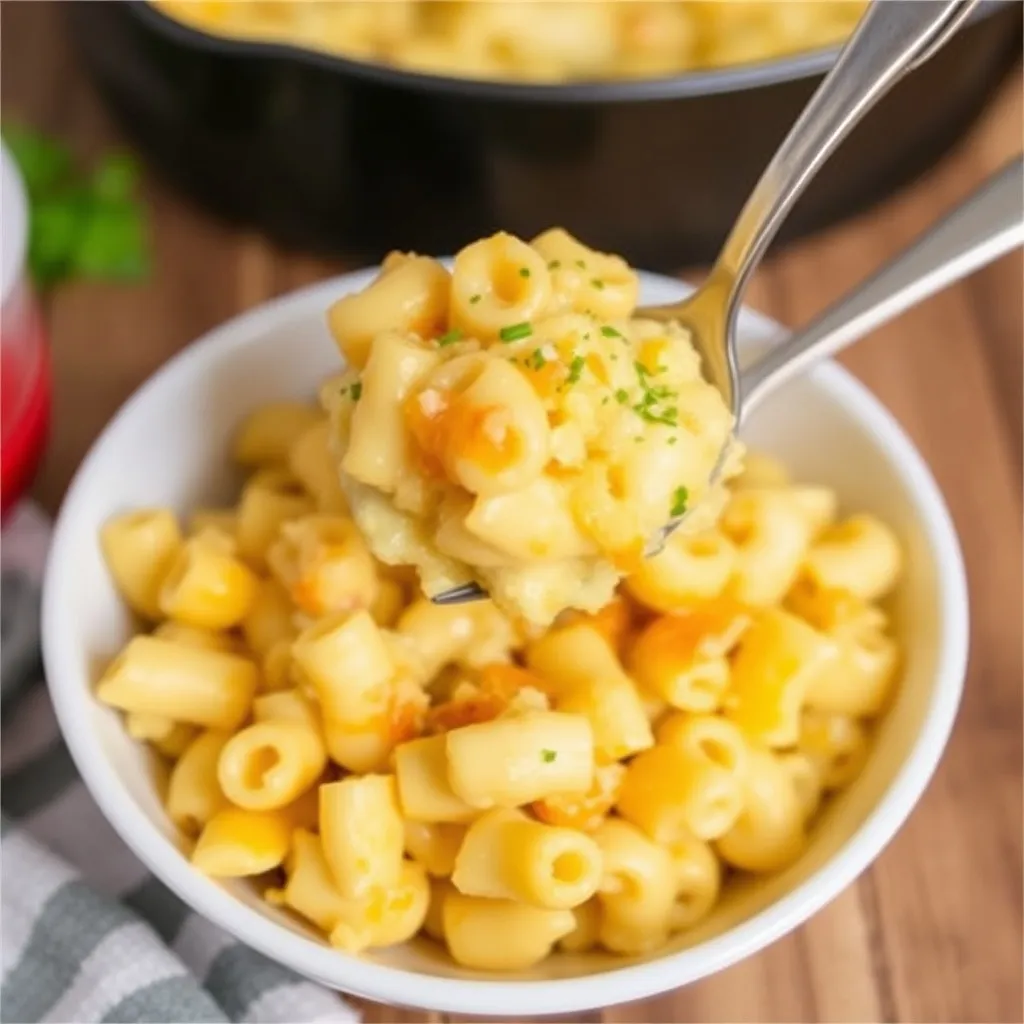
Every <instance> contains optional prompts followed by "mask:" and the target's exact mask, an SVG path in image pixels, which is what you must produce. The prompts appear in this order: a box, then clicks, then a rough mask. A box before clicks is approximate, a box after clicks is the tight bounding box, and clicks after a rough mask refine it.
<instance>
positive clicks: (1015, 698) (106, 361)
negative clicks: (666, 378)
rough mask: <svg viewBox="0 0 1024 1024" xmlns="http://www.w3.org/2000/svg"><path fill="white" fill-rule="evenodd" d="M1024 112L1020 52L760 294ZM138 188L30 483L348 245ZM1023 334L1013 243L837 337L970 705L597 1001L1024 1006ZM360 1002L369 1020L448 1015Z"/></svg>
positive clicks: (926, 214) (847, 1013) (845, 1013)
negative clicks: (952, 530) (148, 260)
mask: <svg viewBox="0 0 1024 1024" xmlns="http://www.w3.org/2000/svg"><path fill="white" fill-rule="evenodd" d="M0 40H2V92H0V98H2V104H3V106H2V111H3V117H4V118H6V119H15V118H16V119H19V120H21V121H23V122H26V123H29V124H32V125H36V126H39V127H42V128H45V129H47V130H49V131H51V132H53V133H55V134H59V135H60V136H62V137H63V138H65V139H66V140H68V141H69V142H70V143H71V144H72V145H73V147H74V148H75V150H76V152H78V153H80V154H81V155H82V156H84V157H88V156H90V155H91V154H94V153H96V152H99V151H101V150H102V149H103V148H105V147H107V146H109V145H110V144H112V143H114V142H116V141H117V138H118V136H117V132H116V129H115V128H114V126H113V125H112V124H111V122H110V121H109V119H108V118H107V116H106V115H105V113H104V111H103V108H102V107H101V105H100V103H99V102H98V100H97V98H96V96H95V95H94V93H93V91H92V89H91V87H90V86H89V85H88V83H87V82H86V81H85V79H84V78H83V76H82V74H81V72H80V71H79V69H78V68H77V67H76V65H75V61H74V58H73V56H72V54H71V53H70V51H69V49H68V47H67V44H66V40H65V39H64V36H63V26H62V25H61V23H60V19H59V18H58V17H57V13H56V12H55V11H54V10H53V8H52V6H51V5H50V4H47V3H13V2H10V0H8V2H5V3H3V5H2V8H0ZM1021 124H1022V105H1021V77H1020V74H1019V71H1018V72H1017V73H1016V74H1015V75H1014V77H1013V79H1012V80H1011V81H1010V82H1008V83H1007V85H1006V87H1005V88H1004V90H1003V91H1002V93H1001V94H1000V96H999V97H998V98H997V101H996V102H995V103H994V104H993V105H992V107H991V108H990V110H989V111H988V112H987V113H986V115H985V116H984V118H983V119H982V121H981V122H980V123H979V125H978V126H977V127H976V128H975V129H974V130H973V131H972V132H971V134H970V135H969V137H968V138H966V139H965V140H964V141H963V142H962V144H961V145H960V146H959V147H958V148H957V150H956V151H955V152H954V153H953V154H952V155H951V156H950V157H948V158H947V159H945V160H944V161H942V163H941V164H940V165H939V166H937V167H936V168H935V169H934V170H933V171H932V172H931V173H929V174H928V175H927V176H926V177H925V178H924V179H923V180H921V181H920V182H918V183H917V184H916V185H915V186H914V187H912V188H910V189H909V190H906V191H904V192H903V193H902V194H900V195H898V196H897V197H895V198H894V199H892V200H891V201H889V202H887V203H886V204H885V205H883V206H881V207H878V208H876V209H875V210H873V211H871V212H869V213H867V214H866V215H864V216H861V217H859V218H857V219H856V220H854V221H852V222H849V223H847V224H844V225H842V226H840V227H838V228H836V229H834V230H832V231H830V232H828V233H826V234H823V235H820V236H818V237H816V238H814V239H812V240H809V241H807V242H804V243H802V244H798V245H796V246H795V247H793V248H791V249H789V250H788V251H786V252H785V253H783V254H781V255H779V256H778V257H776V258H774V259H772V260H770V261H769V263H768V264H767V266H766V267H765V268H764V270H763V271H762V272H761V273H760V274H759V276H758V278H757V280H756V281H755V283H754V286H753V289H752V293H751V302H752V305H754V306H755V307H756V308H758V309H761V310H763V311H764V312H766V313H768V314H770V315H771V316H774V317H776V318H778V319H779V320H781V321H783V322H784V323H787V324H794V325H796V324H800V323H802V322H804V321H806V320H807V319H808V318H809V317H811V316H812V315H813V314H814V313H815V312H816V311H817V310H819V309H821V308H822V307H823V306H824V305H825V304H826V303H827V302H828V301H830V300H831V299H832V298H835V297H836V296H837V295H839V294H840V293H841V292H842V291H844V290H845V289H846V288H848V287H849V286H851V285H852V284H854V283H855V282H856V281H858V280H859V279H860V278H862V277H863V276H864V275H866V274H867V273H869V272H870V271H871V270H872V269H873V268H874V267H875V266H876V265H877V264H879V263H880V262H881V261H883V260H884V259H886V258H887V257H889V256H891V255H893V254H895V252H896V251H897V250H898V249H899V248H900V247H901V246H902V245H903V244H905V243H906V242H908V241H909V240H910V239H911V238H913V236H914V235H916V234H917V233H918V232H920V231H921V230H923V229H924V228H926V227H927V226H928V225H929V224H930V223H931V222H932V221H933V220H934V219H935V218H936V217H937V216H939V215H940V214H941V213H942V212H943V211H944V210H946V209H947V208H948V207H950V206H951V205H953V204H954V203H956V202H957V200H958V199H959V198H961V197H963V196H964V195H966V194H967V193H968V192H969V191H970V190H971V189H972V188H973V187H974V186H976V185H977V184H978V183H979V182H980V181H981V180H982V179H983V178H984V177H985V176H987V175H988V174H990V173H991V172H993V171H994V170H996V169H997V168H998V167H999V166H1000V165H1001V164H1002V163H1003V162H1004V161H1005V160H1006V159H1008V158H1009V157H1011V156H1013V155H1015V154H1017V153H1019V152H1020V150H1021V145H1022V139H1021V134H1022V130H1021ZM145 189H146V198H147V200H148V203H149V206H150V209H151V211H152V223H153V227H154V242H155V248H156V272H155V273H154V274H153V276H152V279H151V280H150V281H149V282H148V283H146V284H144V285H142V286H140V287H131V288H129V287H114V286H101V285H94V284H88V285H86V284H74V285H71V286H69V287H66V288H63V289H61V290H59V291H58V292H57V293H56V294H55V295H54V296H53V298H52V301H51V302H50V304H49V316H50V326H51V331H52V340H53V350H54V358H55V372H56V382H55V387H56V407H55V422H54V432H53V439H52V443H51V445H50V449H49V453H48V456H47V459H46V462H45V464H44V466H43V469H42V471H41V473H40V476H39V478H38V481H37V483H36V488H35V493H36V496H37V497H38V499H39V500H40V501H41V502H42V503H43V504H44V505H45V506H46V507H47V508H49V509H51V510H56V508H57V506H58V504H59V502H60V499H61V495H62V493H63V491H64V489H65V487H66V486H67V484H68V481H69V479H70V477H71V475H72V474H73V472H74V470H75V468H76V466H77V465H78V463H79V461H80V460H81V458H82V456H83V455H84V454H85V452H86V450H87V449H88V447H89V445H90V444H91V443H92V441H93V439H94V438H95V436H96V434H97V433H98V431H99V430H100V429H101V428H102V426H103V425H104V424H105V423H106V421H107V420H108V419H109V418H110V416H111V415H112V414H113V413H114V411H115V410H116V409H117V407H118V406H119V405H120V404H121V402H122V401H123V400H124V399H125V397H126V396H127V395H128V393H129V392H130V391H131V390H132V389H133V388H135V387H136V386H137V385H138V384H139V383H140V382H141V381H142V380H143V379H144V378H145V377H147V376H148V375H149V374H150V373H151V372H152V371H153V370H155V369H156V368H157V367H158V366H159V365H160V364H161V363H163V362H164V361H165V360H166V359H167V358H168V357H169V356H171V355H173V354H174V353H175V352H176V351H178V350H179V349H180V348H181V347H182V346H184V345H186V344H188V343H189V342H190V341H192V340H193V339H194V338H195V337H197V336H198V335H199V334H201V333H203V332H204V331H206V330H207V329H209V328H211V327H213V326H214V325H216V324H218V323H220V322H221V321H223V320H224V319H226V318H228V317H230V316H232V315H233V314H235V313H237V312H238V311H240V310H243V309H246V308H248V307H250V306H252V305H254V304H256V303H259V302H261V301H263V300H265V299H267V298H269V297H271V296H273V295H277V294H280V293H282V292H286V291H289V290H290V289H293V288H295V287H297V286H299V285H302V284H305V283H308V282H311V281H314V280H317V279H319V278H322V277H324V276H326V275H328V274H331V273H334V272H337V271H338V270H340V269H343V268H341V267H338V266H334V265H331V264H328V263H325V262H321V261H318V260H314V259H309V258H304V257H301V256H296V255H294V254H285V253H283V252H280V251H278V250H276V249H275V248H274V247H272V246H271V245H269V244H268V243H266V242H264V241H263V240H261V239H260V238H258V237H253V236H249V235H246V234H241V233H238V232H236V231H233V230H230V229H228V228H225V227H223V226H222V225H220V224H218V223H216V222H215V221H213V220H211V219H209V218H208V217H207V216H205V215H204V214H203V213H201V212H199V211H197V210H196V209H194V208H193V207H191V206H189V205H187V204H186V203H185V202H183V201H182V200H181V199H180V198H179V197H177V196H176V195H174V194H172V193H170V192H169V191H167V190H166V189H165V188H164V187H163V186H162V185H161V184H160V183H159V182H157V181H155V180H148V181H147V182H146V186H145ZM1021 354H1022V265H1021V257H1020V253H1016V254H1014V255H1013V256H1010V257H1007V258H1005V259H1003V260H1002V261H1000V262H999V263H998V264H996V265H994V266H992V267H990V268H988V269H987V270H984V271H982V272H981V273H979V274H977V275H976V276H975V277H973V278H972V279H971V280H969V281H967V282H966V283H964V284H961V285H959V286H957V287H955V288H952V289H950V290H949V291H947V292H945V293H943V294H942V295H940V296H938V297H936V298H934V299H932V300H931V301H930V302H928V303H927V304H925V305H924V306H922V307H920V308H918V309H917V310H915V311H913V312H911V313H909V314H907V315H905V316H903V317H902V318H901V319H900V320H898V321H897V322H895V323H893V324H891V325H889V326H888V327H886V328H884V329H882V330H880V331H878V332H877V333H876V334H874V335H873V336H872V337H871V338H869V339H867V340H865V341H864V342H863V343H862V344H860V345H859V346H858V347H856V348H855V349H854V350H853V351H851V352H849V353H847V354H845V355H844V356H843V357H842V362H843V363H844V364H845V365H846V366H847V367H849V369H850V370H852V371H853V372H854V373H855V374H856V375H857V376H858V377H859V378H860V379H861V380H863V381H864V382H865V383H866V384H867V385H868V386H869V387H871V388H872V389H873V390H874V392H875V393H876V394H877V395H878V396H879V397H880V398H881V400H882V401H883V402H884V403H885V404H886V405H887V406H888V407H889V408H890V409H891V410H892V411H893V413H894V414H895V415H896V417H897V418H898V419H899V421H900V422H901V423H902V424H903V426H904V427H905V428H906V430H907V432H908V433H909V434H910V436H911V437H912V438H913V440H914V441H915V442H916V444H917V445H918V446H919V448H920V450H921V451H922V453H923V454H924V457H925V459H926V460H927V461H928V463H929V464H930V465H931V467H932V469H933V471H934V473H935V475H936V477H937V478H938V482H939V485H940V486H941V488H942V490H943V492H944V493H945V495H946V498H947V500H948V502H949V505H950V508H951V510H952V513H953V517H954V519H955V521H956V524H957V527H958V529H959V531H960V536H961V538H962V541H963V547H964V553H965V556H966V560H967V568H968V573H969V577H970V596H971V614H972V634H971V665H970V673H969V677H968V680H967V687H966V692H965V696H964V701H963V706H962V710H961V712H960V716H959V719H958V721H957V725H956V729H955V732H954V734H953V738H952V742H951V743H950V746H949V749H948V752H947V754H946V756H945V758H944V760H943V762H942V765H941V767H940V769H939V771H938V773H937V775H936V776H935V779H934V781H933V782H932V784H931V786H930V788H929V789H928V791H927V793H926V795H925V797H924V799H923V800H922V802H921V804H920V806H919V807H918V809H917V810H916V811H915V812H914V814H913V815H912V817H911V818H910V821H909V822H908V824H907V825H906V827H905V828H904V829H903V830H902V831H901V832H900V834H899V835H898V837H897V838H896V839H895V840H894V841H893V842H892V844H891V845H890V846H889V847H888V848H887V849H886V850H885V852H884V853H883V854H882V856H881V857H880V858H879V859H878V861H877V862H876V864H875V865H874V866H873V867H872V868H871V869H870V870H869V871H868V872H867V873H866V874H865V875H864V876H863V877H862V878H861V879H860V880H859V881H858V882H857V883H856V884H855V885H854V886H852V887H851V888H849V889H848V890H847V891H846V892H844V893H843V894H842V896H840V898H839V899H837V900H836V901H835V902H834V903H833V904H831V905H830V906H829V907H828V908H827V909H825V910H823V911H822V912H821V913H819V914H818V915H817V916H816V917H815V918H814V919H813V920H811V921H810V922H809V923H808V924H806V925H805V926H804V927H802V928H800V929H799V930H798V931H796V932H795V933H794V934H792V935H790V936H789V937H787V938H785V939H783V940H782V941H780V942H778V943H776V944H775V945H774V946H772V947H771V948H770V949H768V950H766V951H765V952H763V953H761V954H760V955H758V956H755V957H752V958H751V959H749V960H747V961H745V962H743V963H741V964H739V965H738V966H736V967H733V968H732V969H730V970H727V971H724V972H722V973H721V974H719V975H716V976H715V977H713V978H709V979H707V980H705V981H703V982H700V983H698V984H694V985H691V986H689V987H687V988H685V989H681V990H678V991H676V992H673V993H671V994H668V995H664V996H662V997H660V998H657V999H650V1000H647V1001H645V1002H642V1003H634V1004H630V1005H623V1006H617V1007H612V1008H609V1009H607V1010H606V1011H605V1012H604V1013H603V1014H601V1015H600V1017H601V1018H603V1020H605V1021H608V1022H612V1021H813V1020H818V1021H869V1020H871V1021H874V1020H882V1021H951V1022H952V1021H1021V1020H1022V1016H1024V1007H1022V983H1024V979H1022V934H1021V930H1022V886H1021V831H1022V782H1021V777H1022V772H1021V757H1022V742H1021V732H1022V700H1021V680H1022V664H1021V612H1022V607H1021V587H1022V580H1021V566H1022V545H1021V515H1022V500H1021V487H1022V479H1021V458H1022V433H1021V431H1022V428H1021V379H1022V363H1021ZM363 1006H364V1009H365V1013H366V1016H367V1018H368V1019H369V1020H372V1021H426V1020H439V1019H441V1018H440V1017H439V1016H438V1015H436V1014H435V1015H428V1014H415V1013H409V1012H406V1011H399V1010H395V1009H392V1008H388V1007H384V1006H377V1005H369V1004H363ZM566 1019H597V1015H589V1016H588V1017H585V1018H584V1017H581V1018H566Z"/></svg>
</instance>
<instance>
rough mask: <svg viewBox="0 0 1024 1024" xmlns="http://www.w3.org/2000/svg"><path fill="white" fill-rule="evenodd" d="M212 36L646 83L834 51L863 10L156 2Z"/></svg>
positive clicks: (810, 0) (717, 2)
mask: <svg viewBox="0 0 1024 1024" xmlns="http://www.w3.org/2000/svg"><path fill="white" fill-rule="evenodd" d="M153 3H154V6H156V7H158V8H159V9H160V10H161V11H163V12H164V13H165V14H167V15H169V16H170V17H172V18H175V19H176V20H178V21H181V22H184V23H185V24H187V25H191V26H193V27H195V28H198V29H200V30H201V31H204V32H208V33H211V34H213V35H219V36H226V37H229V38H237V39H250V40H262V41H266V42H275V43H290V44H292V45H294V46H301V47H306V48H309V49H313V50H322V51H326V52H328V53H334V54H338V55H339V56H343V57H348V58H351V59H353V60H360V61H373V62H376V63H383V64H390V65H393V66H396V67H401V68H406V69H408V70H412V71H420V72H425V73H428V74H437V75H451V76H456V77H465V78H481V79H508V80H513V81H516V80H518V81H540V82H563V81H571V80H600V79H613V78H644V77H654V76H662V75H674V74H680V73H682V72H686V71H694V70H701V69H707V68H720V67H726V66H729V65H735V64H748V63H754V62H759V61H767V60H772V59H774V58H777V57H782V56H785V55H787V54H791V53H797V52H799V51H803V50H813V49H817V48H821V47H826V46H832V45H834V44H836V43H839V42H841V41H843V40H844V39H845V38H846V37H847V36H848V35H849V34H850V32H851V31H852V30H853V26H854V25H855V24H856V23H857V20H858V19H859V18H860V16H861V14H862V13H863V11H864V8H865V7H866V6H867V4H866V2H865V0H754V2H751V0H683V2H679V0H653V2H648V0H626V2H600V0H587V2H578V0H569V2H552V0H505V2H488V0H464V2H441V0H363V2H348V3H345V2H332V0H153Z"/></svg>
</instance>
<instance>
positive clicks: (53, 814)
mask: <svg viewBox="0 0 1024 1024" xmlns="http://www.w3.org/2000/svg"><path fill="white" fill-rule="evenodd" d="M48 536H49V527H48V524H47V522H46V520H45V518H43V517H42V516H41V514H40V513H38V512H37V511H35V510H34V509H32V508H31V507H22V508H20V509H18V510H17V511H16V513H15V515H14V516H13V517H12V521H11V522H10V524H9V525H8V526H6V527H5V529H4V535H3V550H2V566H0V569H2V581H0V597H2V609H0V630H2V636H0V657H2V664H0V681H2V695H3V717H2V730H3V732H2V744H0V770H2V779H3V784H2V789H0V803H2V825H0V851H2V882H3V889H2V897H3V905H2V921H0V923H2V939H3V954H2V968H3V980H2V988H0V1020H2V1021H4V1022H20V1024H27V1022H30V1021H74V1022H75V1024H85V1022H88V1021H128V1022H132V1024H139V1022H142V1021H162V1022H166V1024H172V1022H176V1021H303V1022H314V1021H356V1020H358V1019H359V1018H358V1015H357V1014H356V1013H355V1011H354V1010H353V1009H352V1008H351V1007H349V1006H348V1005H347V1004H346V1003H345V1002H343V1001H342V1000H341V998H340V997H339V996H337V995H336V994H335V993H333V992H329V991H327V990H325V989H323V988H320V987H319V986H317V985H314V984H312V983H311V982H307V981H303V980H302V979H300V978H298V977H297V976H296V975H294V974H292V973H291V972H289V971H287V970H285V969H284V968H283V967H280V966H278V965H277V964H275V963H273V962H272V961H270V960H268V959H267V958H266V957H264V956H261V955H260V954H259V953H256V952H255V951H254V950H251V949H249V948H248V947H247V946H244V945H242V944H241V943H239V942H236V941H235V940H234V939H233V938H231V937H230V936H228V935H227V934H225V933H224V932H222V931H220V930H219V929H218V928H216V927H214V926H213V925H212V924H210V923H209V922H208V921H205V920H203V919H202V918H201V917H199V916H198V915H197V914H195V913H193V912H192V911H190V910H189V908H188V907H187V906H186V905H185V904H184V903H182V902H181V900H179V899H178V898H177V897H176V896H175V895H174V894H173V893H172V892H170V890H168V889H167V888H166V887H165V886H163V885H161V884H160V882H158V881H157V880H156V879H155V878H153V876H152V875H150V874H149V873H148V872H147V871H146V869H145V868H144V867H143V866H142V864H141V863H140V862H139V861H138V860H137V859H136V858H135V857H134V855H133V854H132V853H131V852H130V851H129V850H128V848H127V847H126V846H125V845H124V843H122V842H121V840H120V839H119V838H118V837H117V835H116V834H115V832H114V831H113V830H112V829H111V827H110V826H109V825H108V824H107V822H106V820H105V819H104V818H103V816H102V814H101V813H100V811H99V810H98V808H97V807H96V805H95V804H94V803H93V802H92V800H91V798H90V797H89V794H88V792H87V791H86V789H85V786H84V785H83V783H82V781H81V780H80V779H79V777H78V774H77V772H76V771H75V767H74V765H73V763H72V761H71V757H70V755H69V754H68V751H67V748H66V747H65V746H64V744H63V742H62V741H61V739H60V736H59V733H58V731H57V725H56V722H55V720H54V716H53V710H52V708H51V707H50V702H49V699H48V696H47V693H46V688H45V686H43V684H42V683H41V681H40V679H41V670H40V659H39V578H40V573H41V569H42V564H43V561H44V559H45V553H46V546H47V541H48Z"/></svg>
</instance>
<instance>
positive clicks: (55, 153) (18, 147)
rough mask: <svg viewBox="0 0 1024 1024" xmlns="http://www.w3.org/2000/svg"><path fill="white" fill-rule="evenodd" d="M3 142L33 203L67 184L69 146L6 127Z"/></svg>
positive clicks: (13, 127) (69, 167)
mask: <svg viewBox="0 0 1024 1024" xmlns="http://www.w3.org/2000/svg"><path fill="white" fill-rule="evenodd" d="M2 134H3V140H4V143H5V145H6V146H7V148H8V149H9V150H10V152H11V156H13V157H14V161H15V163H17V165H18V168H19V170H20V171H21V176H22V178H24V180H25V188H26V190H27V191H28V194H29V198H30V199H33V200H34V199H36V198H38V197H40V196H42V195H45V194H46V193H47V192H49V191H51V190H52V189H54V188H57V187H58V186H59V185H61V184H62V183H63V182H64V181H66V180H67V178H68V176H69V175H70V173H71V153H70V151H69V150H68V149H67V147H66V146H63V145H61V143H59V142H56V141H54V140H53V139H49V138H47V137H46V136H45V135H41V134H39V133H38V132H34V131H31V130H30V129H28V128H22V127H20V126H17V125H14V126H5V127H4V129H3V132H2Z"/></svg>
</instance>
